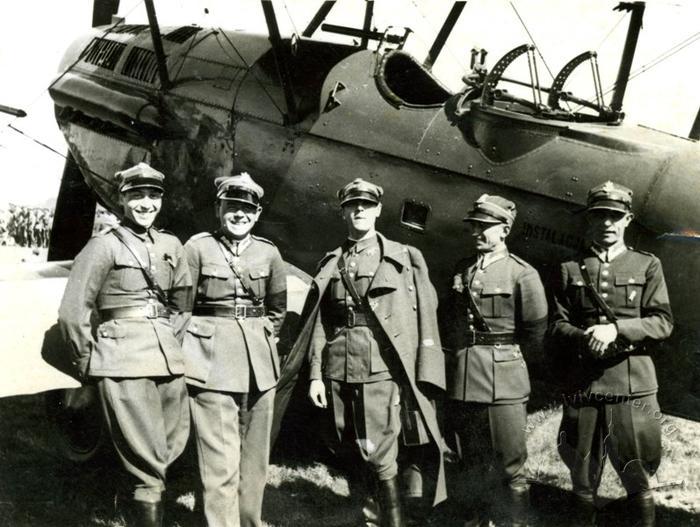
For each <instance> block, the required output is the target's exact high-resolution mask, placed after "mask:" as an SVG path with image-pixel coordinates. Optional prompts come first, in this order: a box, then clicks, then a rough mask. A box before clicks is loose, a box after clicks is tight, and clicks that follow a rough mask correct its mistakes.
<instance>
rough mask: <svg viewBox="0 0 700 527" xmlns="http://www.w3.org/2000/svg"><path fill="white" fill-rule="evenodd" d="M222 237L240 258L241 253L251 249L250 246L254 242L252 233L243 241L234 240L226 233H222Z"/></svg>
mask: <svg viewBox="0 0 700 527" xmlns="http://www.w3.org/2000/svg"><path fill="white" fill-rule="evenodd" d="M222 235H223V236H224V237H225V238H226V239H227V240H228V242H229V243H230V244H231V248H232V249H233V251H234V256H240V255H241V253H242V252H243V251H245V250H246V249H247V248H248V247H250V244H251V243H252V242H253V237H252V236H251V235H250V233H248V235H247V236H246V237H245V238H243V239H242V240H234V239H233V238H229V237H227V236H226V234H225V233H222Z"/></svg>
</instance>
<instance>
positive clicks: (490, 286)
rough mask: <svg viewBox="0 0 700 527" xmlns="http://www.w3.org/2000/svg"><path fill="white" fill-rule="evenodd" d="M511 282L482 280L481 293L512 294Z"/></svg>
mask: <svg viewBox="0 0 700 527" xmlns="http://www.w3.org/2000/svg"><path fill="white" fill-rule="evenodd" d="M512 294H513V284H512V283H510V282H484V287H483V288H482V290H481V295H482V296H483V295H512Z"/></svg>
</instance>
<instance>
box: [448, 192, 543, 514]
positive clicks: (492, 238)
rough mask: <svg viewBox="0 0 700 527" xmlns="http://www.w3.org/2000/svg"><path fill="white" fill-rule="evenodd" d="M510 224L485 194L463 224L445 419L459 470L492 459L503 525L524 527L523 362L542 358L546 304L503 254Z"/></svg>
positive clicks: (502, 202)
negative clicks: (469, 251) (468, 247)
mask: <svg viewBox="0 0 700 527" xmlns="http://www.w3.org/2000/svg"><path fill="white" fill-rule="evenodd" d="M515 216H516V208H515V204H514V203H513V202H512V201H510V200H507V199H505V198H502V197H500V196H490V195H488V194H484V195H482V196H481V197H480V198H479V199H478V200H477V201H476V202H475V203H474V207H473V209H472V210H471V211H470V212H469V214H468V215H467V217H466V218H464V221H465V222H467V224H468V225H469V228H470V230H471V235H472V239H471V241H472V243H473V246H474V248H475V249H476V255H475V256H474V257H473V258H471V259H468V260H465V261H462V262H460V264H458V266H457V273H456V274H455V276H454V279H453V299H452V300H453V302H452V310H451V313H452V316H453V317H454V320H453V323H452V327H451V334H452V335H451V337H452V338H450V339H449V340H451V341H452V342H451V346H450V347H452V348H453V349H454V355H453V356H452V357H451V360H450V361H448V375H447V381H448V382H447V393H448V396H449V398H450V401H449V406H448V409H447V412H446V414H447V419H448V420H450V426H451V428H452V429H453V430H454V431H455V433H456V435H457V442H456V446H457V447H458V452H459V453H460V457H461V459H462V462H463V464H464V465H465V466H466V467H470V466H474V465H475V464H479V460H482V459H483V458H484V452H489V451H491V454H492V457H493V458H494V459H495V462H496V468H497V471H498V476H499V477H500V479H501V481H502V483H503V484H504V486H505V487H506V490H507V496H506V501H507V504H508V507H507V509H508V513H509V514H508V515H509V521H510V522H511V523H512V525H526V524H527V523H528V492H529V485H528V483H527V479H526V477H525V461H526V460H527V445H526V437H525V429H526V423H527V413H526V403H527V400H528V396H529V394H530V379H529V376H528V370H527V366H526V363H525V358H524V357H527V358H528V360H529V361H530V360H533V359H534V360H538V359H539V358H540V357H541V346H542V339H543V337H544V333H545V331H546V329H547V299H546V296H545V292H544V287H543V286H542V281H541V280H540V276H539V274H538V273H537V271H536V270H535V269H534V268H533V267H532V266H530V265H529V264H528V263H527V262H525V261H524V260H523V259H522V258H520V257H518V256H516V255H514V254H512V253H510V252H509V251H508V247H507V246H506V242H505V240H506V237H507V236H508V234H509V233H510V230H511V228H512V226H513V222H514V221H515ZM470 498H471V500H470V501H471V503H469V504H467V510H466V517H467V520H468V524H469V525H471V524H474V525H476V522H477V514H476V513H477V511H476V510H475V509H476V507H477V506H478V504H477V503H475V502H476V500H477V498H479V496H474V495H473V496H470Z"/></svg>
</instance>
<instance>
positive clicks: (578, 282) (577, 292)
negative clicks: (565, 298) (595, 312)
mask: <svg viewBox="0 0 700 527" xmlns="http://www.w3.org/2000/svg"><path fill="white" fill-rule="evenodd" d="M569 291H571V295H572V297H573V298H572V299H571V301H572V303H573V304H574V305H577V306H581V307H583V308H584V309H593V307H594V306H593V303H592V302H591V298H590V293H589V292H588V291H586V283H585V282H584V281H583V276H580V275H571V277H570V278H569Z"/></svg>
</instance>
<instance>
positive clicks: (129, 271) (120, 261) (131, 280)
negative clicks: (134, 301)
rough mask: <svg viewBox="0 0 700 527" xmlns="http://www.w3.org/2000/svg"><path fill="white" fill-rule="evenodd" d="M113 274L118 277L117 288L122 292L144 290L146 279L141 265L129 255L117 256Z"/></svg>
mask: <svg viewBox="0 0 700 527" xmlns="http://www.w3.org/2000/svg"><path fill="white" fill-rule="evenodd" d="M114 267H115V269H114V272H116V273H117V274H118V275H119V287H120V288H121V289H122V290H124V291H141V290H143V289H146V287H147V283H146V278H145V277H144V275H143V271H142V270H141V265H140V264H139V262H138V261H136V258H135V257H134V256H133V255H131V254H124V253H121V254H118V255H117V257H116V258H115V261H114Z"/></svg>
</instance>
